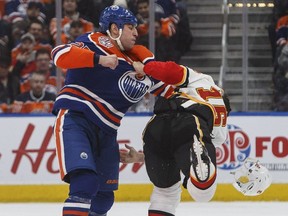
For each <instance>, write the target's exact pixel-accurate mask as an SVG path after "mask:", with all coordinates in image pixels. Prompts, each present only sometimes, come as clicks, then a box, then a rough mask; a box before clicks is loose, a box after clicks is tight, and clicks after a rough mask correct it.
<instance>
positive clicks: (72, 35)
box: [62, 20, 84, 43]
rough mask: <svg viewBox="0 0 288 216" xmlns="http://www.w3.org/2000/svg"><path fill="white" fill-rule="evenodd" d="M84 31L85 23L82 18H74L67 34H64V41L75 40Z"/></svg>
mask: <svg viewBox="0 0 288 216" xmlns="http://www.w3.org/2000/svg"><path fill="white" fill-rule="evenodd" d="M83 33H84V29H83V24H82V22H81V21H80V20H74V21H72V22H71V24H70V28H69V30H68V32H67V34H64V35H62V41H63V43H70V42H73V41H75V39H76V38H77V37H79V36H80V35H82V34H83Z"/></svg>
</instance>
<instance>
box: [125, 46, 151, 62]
mask: <svg viewBox="0 0 288 216" xmlns="http://www.w3.org/2000/svg"><path fill="white" fill-rule="evenodd" d="M126 53H127V55H128V56H129V57H130V58H131V59H132V60H133V61H140V62H142V63H144V64H145V63H146V62H147V61H148V60H154V54H153V53H152V52H151V51H150V50H149V49H147V48H146V47H145V46H142V45H135V46H134V47H133V48H132V49H131V50H129V51H126Z"/></svg>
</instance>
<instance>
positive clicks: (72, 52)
mask: <svg viewBox="0 0 288 216" xmlns="http://www.w3.org/2000/svg"><path fill="white" fill-rule="evenodd" d="M51 54H52V59H53V62H54V64H55V65H57V66H58V67H61V68H64V69H72V68H83V67H94V54H95V53H94V52H93V51H91V50H88V49H84V48H80V47H77V46H75V45H71V44H69V45H60V46H57V47H56V48H54V49H53V50H52V53H51Z"/></svg>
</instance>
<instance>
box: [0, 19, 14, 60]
mask: <svg viewBox="0 0 288 216" xmlns="http://www.w3.org/2000/svg"><path fill="white" fill-rule="evenodd" d="M11 36H12V28H11V24H10V23H9V22H8V21H6V20H3V19H1V18H0V55H1V56H10V52H11V49H12V47H13V41H12V39H11V38H12V37H11Z"/></svg>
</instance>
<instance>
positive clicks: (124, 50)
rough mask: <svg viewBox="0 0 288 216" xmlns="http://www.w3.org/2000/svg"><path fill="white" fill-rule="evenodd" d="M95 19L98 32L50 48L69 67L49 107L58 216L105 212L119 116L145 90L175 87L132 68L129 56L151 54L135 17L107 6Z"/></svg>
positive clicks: (114, 175) (110, 198)
mask: <svg viewBox="0 0 288 216" xmlns="http://www.w3.org/2000/svg"><path fill="white" fill-rule="evenodd" d="M99 24H100V27H101V31H100V32H92V33H86V34H84V35H82V36H80V37H78V38H77V39H76V41H75V42H73V43H71V44H65V45H60V46H57V47H55V48H54V49H53V51H52V58H53V61H54V63H55V64H56V66H58V67H61V68H64V69H68V70H67V74H66V80H65V85H64V87H63V88H62V90H61V91H60V93H59V94H58V96H57V98H56V101H55V103H54V107H53V113H54V114H55V115H57V118H56V122H55V126H54V134H55V139H56V149H57V153H58V160H59V167H60V174H61V178H62V180H63V181H65V182H67V183H70V190H69V197H68V198H67V199H66V201H65V204H64V207H63V216H68V215H69V216H70V215H75V216H80V215H81V216H88V215H89V216H92V215H93V216H105V215H106V214H107V212H108V211H109V209H110V208H111V207H112V205H113V203H114V190H117V189H118V177H119V163H120V155H119V145H118V143H117V141H116V136H117V129H118V127H119V126H120V122H121V119H122V118H123V117H124V115H125V113H126V112H127V110H128V109H129V108H130V107H131V106H132V105H133V104H135V103H137V102H138V101H140V100H141V99H142V98H143V97H144V96H145V94H147V93H151V94H155V95H160V96H163V97H166V96H168V95H170V94H171V93H172V92H173V89H174V88H173V87H171V86H169V85H168V84H165V83H163V82H162V81H159V80H156V79H154V78H152V77H150V76H142V75H141V76H139V75H138V74H137V73H136V72H135V71H134V68H133V66H132V63H133V62H134V61H140V62H142V63H143V64H146V63H147V62H149V61H153V60H154V55H153V53H151V52H150V51H149V50H148V49H147V48H145V47H143V46H138V45H135V41H136V38H137V36H138V33H137V30H136V24H137V20H136V18H135V16H134V15H133V14H132V13H131V12H130V11H129V10H127V9H124V8H122V7H120V6H116V5H112V6H110V7H107V8H105V9H104V10H103V12H102V13H101V15H100V22H99Z"/></svg>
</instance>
